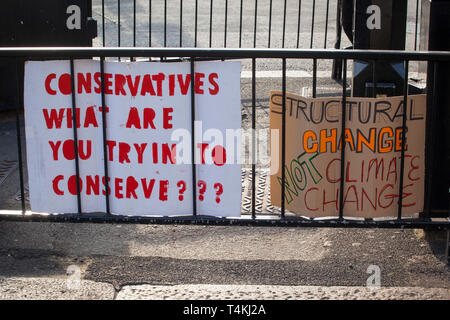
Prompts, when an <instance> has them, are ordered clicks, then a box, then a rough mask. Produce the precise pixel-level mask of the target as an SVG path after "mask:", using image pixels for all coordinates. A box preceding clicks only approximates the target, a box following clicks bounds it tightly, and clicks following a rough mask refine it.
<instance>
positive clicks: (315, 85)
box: [312, 58, 317, 98]
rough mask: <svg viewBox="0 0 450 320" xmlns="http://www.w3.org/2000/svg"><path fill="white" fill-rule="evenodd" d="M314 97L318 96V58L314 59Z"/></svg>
mask: <svg viewBox="0 0 450 320" xmlns="http://www.w3.org/2000/svg"><path fill="white" fill-rule="evenodd" d="M312 96H313V98H316V97H317V58H314V59H313V92H312Z"/></svg>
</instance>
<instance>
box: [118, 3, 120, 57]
mask: <svg viewBox="0 0 450 320" xmlns="http://www.w3.org/2000/svg"><path fill="white" fill-rule="evenodd" d="M117 42H118V45H117V46H118V47H120V0H117ZM118 58H119V61H120V57H118Z"/></svg>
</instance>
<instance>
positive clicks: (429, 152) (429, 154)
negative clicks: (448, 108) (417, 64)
mask: <svg viewBox="0 0 450 320" xmlns="http://www.w3.org/2000/svg"><path fill="white" fill-rule="evenodd" d="M431 63H432V66H431V65H430V64H431ZM436 65H437V63H436V61H432V62H430V63H429V64H428V68H432V69H433V80H432V85H431V88H429V89H428V90H429V91H431V95H432V96H431V101H428V99H427V126H426V129H427V130H426V135H427V144H426V147H425V150H426V158H425V159H426V171H425V177H426V179H427V181H426V183H427V185H426V189H425V191H426V202H425V203H426V207H425V218H426V219H430V217H431V195H432V181H433V160H434V146H433V143H432V141H433V137H434V134H433V133H434V131H433V124H434V123H436V119H435V118H436V112H435V110H434V106H435V105H436V96H437V95H436V83H437V76H436V74H437V73H436V69H437V68H436ZM428 94H430V92H428Z"/></svg>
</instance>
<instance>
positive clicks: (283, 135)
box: [281, 58, 286, 219]
mask: <svg viewBox="0 0 450 320" xmlns="http://www.w3.org/2000/svg"><path fill="white" fill-rule="evenodd" d="M282 69H283V71H282V92H283V94H282V99H283V102H282V108H283V109H282V114H281V218H282V219H284V217H285V211H286V209H285V183H286V174H285V170H284V167H285V165H286V58H283V67H282Z"/></svg>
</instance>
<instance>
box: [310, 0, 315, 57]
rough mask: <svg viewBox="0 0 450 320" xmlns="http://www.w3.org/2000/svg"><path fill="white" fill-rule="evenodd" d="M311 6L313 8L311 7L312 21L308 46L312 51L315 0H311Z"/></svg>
mask: <svg viewBox="0 0 450 320" xmlns="http://www.w3.org/2000/svg"><path fill="white" fill-rule="evenodd" d="M312 6H313V7H312V21H311V43H310V45H309V48H310V49H312V47H313V41H314V19H315V15H316V0H313V4H312Z"/></svg>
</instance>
